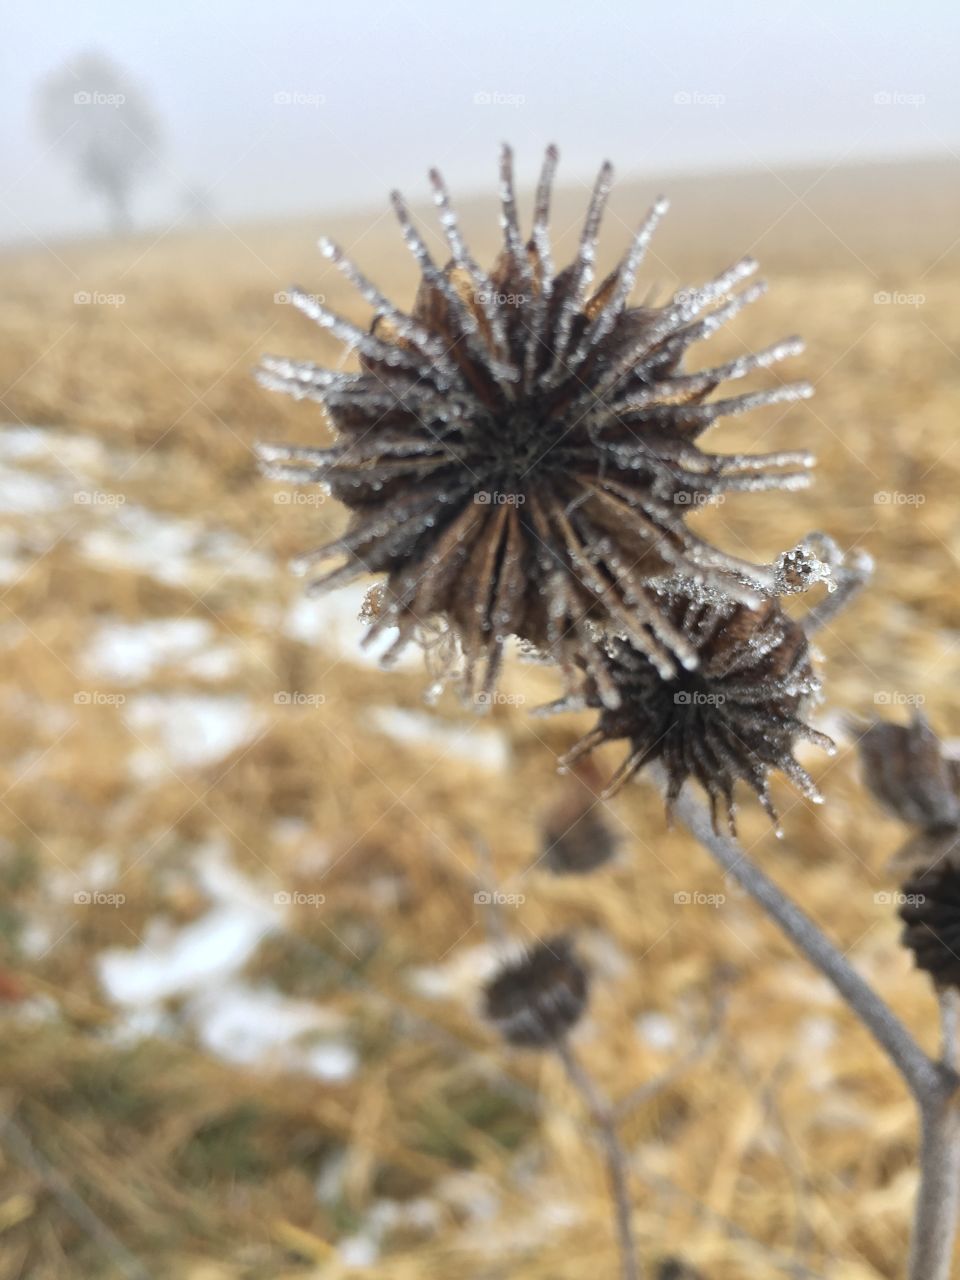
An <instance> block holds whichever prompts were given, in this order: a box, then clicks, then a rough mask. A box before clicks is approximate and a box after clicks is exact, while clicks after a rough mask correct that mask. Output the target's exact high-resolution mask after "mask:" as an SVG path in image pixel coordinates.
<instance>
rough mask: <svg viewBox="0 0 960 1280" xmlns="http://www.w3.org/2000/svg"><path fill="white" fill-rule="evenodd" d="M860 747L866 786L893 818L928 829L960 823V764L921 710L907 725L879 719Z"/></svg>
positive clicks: (864, 735)
mask: <svg viewBox="0 0 960 1280" xmlns="http://www.w3.org/2000/svg"><path fill="white" fill-rule="evenodd" d="M858 746H859V750H860V760H861V763H862V765H863V779H864V782H866V784H867V786H868V788H869V789H870V791H871V792H872V793H873V795H874V796H876V798H877V799H878V800H879V801H880V803H881V804H882V805H883V806H884V808H885V809H886V810H887V811H888V812H889V813H891V814H892V815H893V816H894V817H895V818H899V819H900V820H901V822H906V823H909V824H910V825H911V826H917V827H923V828H927V829H930V828H940V827H946V826H955V825H956V824H957V823H958V822H960V796H958V784H960V764H958V763H957V761H955V760H948V759H947V757H946V756H945V755H944V754H943V747H942V745H941V742H940V739H939V738H938V737H937V735H936V734H935V733H934V731H933V729H931V727H930V724H929V723H928V721H927V719H926V717H925V716H924V715H923V714H922V713H921V712H919V711H918V712H916V714H915V715H914V717H913V719H912V721H911V722H910V724H906V725H904V724H890V723H888V722H886V721H882V720H879V721H877V722H876V724H872V725H871V726H870V728H869V729H867V731H866V733H864V734H862V735H861V736H860V738H859V740H858Z"/></svg>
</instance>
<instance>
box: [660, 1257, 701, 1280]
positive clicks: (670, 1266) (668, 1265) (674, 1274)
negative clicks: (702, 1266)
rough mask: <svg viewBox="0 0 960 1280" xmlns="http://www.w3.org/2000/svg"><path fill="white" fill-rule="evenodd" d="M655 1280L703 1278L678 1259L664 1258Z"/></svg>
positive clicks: (694, 1279)
mask: <svg viewBox="0 0 960 1280" xmlns="http://www.w3.org/2000/svg"><path fill="white" fill-rule="evenodd" d="M657 1280H703V1276H702V1275H701V1273H700V1272H699V1271H694V1269H693V1267H688V1266H687V1264H686V1263H685V1262H681V1261H680V1259H679V1258H664V1260H663V1261H662V1262H661V1263H660V1266H659V1267H658V1269H657Z"/></svg>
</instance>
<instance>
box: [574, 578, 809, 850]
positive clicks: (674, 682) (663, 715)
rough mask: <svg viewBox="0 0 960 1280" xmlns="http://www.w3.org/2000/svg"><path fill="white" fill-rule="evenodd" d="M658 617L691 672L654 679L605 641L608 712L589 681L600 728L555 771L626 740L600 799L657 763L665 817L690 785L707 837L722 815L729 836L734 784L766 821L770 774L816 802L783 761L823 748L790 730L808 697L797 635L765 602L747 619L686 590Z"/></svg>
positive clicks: (636, 658) (670, 596) (690, 586)
mask: <svg viewBox="0 0 960 1280" xmlns="http://www.w3.org/2000/svg"><path fill="white" fill-rule="evenodd" d="M663 608H664V610H665V613H666V616H667V617H668V618H669V620H670V622H671V623H672V625H673V626H674V627H676V629H677V630H678V631H679V632H680V633H681V634H682V635H684V636H685V637H686V639H687V640H688V642H689V645H690V647H691V648H692V649H693V651H694V653H695V654H696V659H697V665H696V666H695V667H694V668H693V669H687V668H679V669H678V670H677V672H676V673H675V674H674V675H673V676H670V677H666V678H665V677H664V676H663V675H662V674H661V673H660V672H659V671H658V670H657V668H656V667H655V666H654V664H653V663H652V662H651V661H650V660H649V658H648V657H647V656H646V655H645V654H644V653H642V652H640V651H639V650H637V649H636V648H635V647H634V646H633V645H632V644H631V643H630V642H629V641H628V640H624V639H622V638H612V639H609V640H607V641H606V642H605V644H604V645H603V654H604V661H605V664H606V677H607V679H608V680H609V682H610V684H611V685H612V686H613V688H615V689H616V691H617V694H618V697H619V706H617V707H615V708H611V707H609V706H604V705H603V702H602V700H601V699H600V697H599V695H598V693H597V690H596V688H595V685H594V682H593V679H592V677H588V679H587V682H586V691H585V693H586V700H587V702H588V704H589V705H591V706H595V707H599V708H600V719H599V721H598V723H597V725H596V727H595V728H594V729H593V730H592V731H591V732H590V733H588V734H587V735H586V737H584V738H583V739H582V740H581V741H580V742H579V743H578V744H577V745H576V746H575V747H574V748H573V750H572V751H571V752H570V753H569V755H568V756H567V758H566V760H565V762H564V763H567V764H569V763H570V762H572V761H575V760H577V759H578V758H579V757H580V756H581V755H583V754H584V753H586V752H588V751H591V750H593V749H594V748H595V747H597V746H599V745H600V744H601V743H603V742H608V741H613V740H615V739H620V738H626V739H627V740H628V741H629V743H630V751H629V754H628V756H627V758H626V760H625V761H624V762H623V764H622V765H621V767H620V769H619V770H618V771H617V773H616V774H615V775H614V778H613V779H612V781H611V783H610V784H609V786H608V787H607V791H606V794H607V795H609V794H611V793H612V792H613V791H615V790H616V789H618V788H619V787H620V786H621V785H622V784H623V783H624V782H625V781H626V780H627V779H628V778H631V777H633V776H634V775H635V774H636V773H638V772H639V771H640V770H641V769H642V768H643V767H644V766H645V765H647V764H649V763H650V762H651V761H653V760H660V761H662V763H663V766H664V768H665V770H666V774H667V784H668V785H667V797H666V798H667V809H668V812H669V810H670V808H671V806H672V804H673V802H674V801H675V800H676V798H677V796H678V795H679V793H680V788H681V787H682V786H683V784H684V782H685V781H686V780H687V779H688V778H693V779H695V780H696V781H697V782H699V783H700V785H701V786H702V787H703V789H704V791H706V793H707V796H708V797H709V800H710V807H711V812H712V815H713V823H714V828H716V827H717V820H718V811H719V810H720V808H721V807H722V809H723V810H725V812H726V815H727V821H728V825H729V827H730V829H731V831H732V830H734V829H735V824H734V807H735V806H734V787H735V784H736V783H737V782H738V781H740V780H742V781H744V782H746V783H747V784H748V785H749V786H750V787H752V788H753V790H754V791H755V792H756V793H757V795H758V796H759V797H760V800H761V802H762V804H763V806H764V808H765V809H766V810H767V812H768V813H769V814H770V815H771V817H772V818H774V819H775V818H776V813H775V811H774V809H773V805H772V803H771V801H770V796H769V783H768V775H769V772H770V771H771V770H772V769H778V770H780V771H781V772H782V773H784V774H786V776H787V777H788V778H789V779H790V781H791V782H793V783H794V785H795V786H797V787H798V788H799V789H800V790H801V791H802V792H803V793H804V794H805V795H807V796H809V797H810V798H811V799H819V795H818V793H817V790H816V788H815V786H814V784H813V781H812V779H811V778H810V775H809V774H808V773H807V771H806V770H805V769H804V768H803V767H802V766H801V765H800V764H799V763H798V762H797V760H796V759H795V758H794V755H793V750H794V746H795V744H796V742H797V740H798V739H802V738H806V739H809V740H810V741H812V742H815V743H817V744H818V745H820V746H823V747H825V748H827V749H828V750H829V749H832V747H833V744H832V742H831V741H830V739H829V738H827V737H825V736H824V735H823V734H821V733H818V732H817V731H816V730H814V729H811V728H810V726H809V725H807V724H806V723H805V722H804V721H803V720H802V719H801V715H802V713H803V710H804V706H805V704H806V703H807V702H809V701H810V700H811V698H812V696H813V695H815V694H816V693H817V692H818V691H819V681H818V680H817V678H816V676H815V675H814V672H813V668H812V666H811V663H810V653H809V647H808V644H807V639H806V636H805V635H804V632H803V629H802V627H801V626H800V625H799V624H798V623H796V622H794V621H793V620H792V619H790V618H789V617H787V615H786V614H785V613H784V612H783V610H782V609H781V608H780V606H779V605H778V604H777V603H776V602H775V601H772V600H767V601H764V602H763V603H761V604H760V605H759V606H758V607H757V608H756V609H750V608H748V607H747V606H746V605H744V604H741V603H739V602H737V601H733V600H729V599H726V598H723V597H719V596H714V595H712V594H711V593H709V592H705V591H704V590H702V589H701V588H700V587H698V586H697V585H696V584H695V583H692V582H689V581H686V582H679V583H677V584H675V585H674V587H673V589H672V590H671V591H669V592H666V593H665V594H664V600H663Z"/></svg>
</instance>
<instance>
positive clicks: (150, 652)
mask: <svg viewBox="0 0 960 1280" xmlns="http://www.w3.org/2000/svg"><path fill="white" fill-rule="evenodd" d="M215 634H216V633H215V631H214V628H213V625H212V624H211V623H210V622H207V621H206V619H204V618H159V619H155V620H151V621H148V622H130V623H128V622H106V623H103V624H102V625H101V626H100V627H98V628H97V630H96V631H95V632H94V634H93V638H92V639H91V641H90V645H89V648H88V649H87V652H86V654H85V655H84V658H83V662H84V665H85V667H86V669H87V670H88V671H89V672H90V674H91V675H93V676H99V677H102V678H104V679H108V680H112V681H115V682H116V683H118V684H137V683H139V682H140V681H142V680H146V679H148V677H150V676H152V675H153V674H154V672H155V671H156V670H157V668H158V667H162V666H164V665H165V664H166V663H169V662H179V663H182V662H183V661H184V660H185V659H186V658H188V657H193V656H194V655H195V654H196V652H197V650H198V649H203V648H205V647H207V646H209V645H210V644H211V642H212V640H213V637H214V635H215Z"/></svg>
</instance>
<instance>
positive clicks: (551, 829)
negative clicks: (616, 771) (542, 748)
mask: <svg viewBox="0 0 960 1280" xmlns="http://www.w3.org/2000/svg"><path fill="white" fill-rule="evenodd" d="M601 789H602V787H601V786H600V775H599V772H598V770H597V769H596V768H595V766H594V765H593V764H592V762H591V761H589V760H583V761H582V762H581V763H580V765H579V766H578V767H577V768H576V769H575V770H573V771H572V772H571V773H568V774H565V775H564V776H563V778H562V780H561V781H560V783H559V786H558V788H557V797H556V800H555V801H554V802H553V804H551V806H550V809H549V811H548V812H547V813H546V814H545V816H544V820H543V823H542V828H541V857H542V859H543V863H544V865H545V866H546V867H547V868H548V869H549V870H550V871H552V872H553V873H554V875H558V876H562V875H586V874H588V873H589V872H591V871H596V870H597V869H598V868H599V867H602V866H604V865H605V864H606V863H608V862H609V861H610V860H611V859H612V858H613V857H614V856H615V854H616V852H617V850H618V848H619V845H620V841H619V839H618V837H617V833H616V832H615V831H614V829H613V827H612V826H611V824H610V821H609V818H608V816H607V812H606V806H605V805H604V804H603V803H602V801H601V800H600V799H599V792H600V790H601ZM537 865H539V858H538V863H537Z"/></svg>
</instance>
